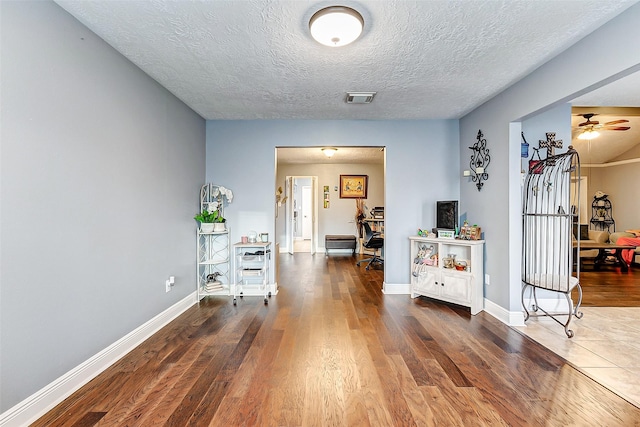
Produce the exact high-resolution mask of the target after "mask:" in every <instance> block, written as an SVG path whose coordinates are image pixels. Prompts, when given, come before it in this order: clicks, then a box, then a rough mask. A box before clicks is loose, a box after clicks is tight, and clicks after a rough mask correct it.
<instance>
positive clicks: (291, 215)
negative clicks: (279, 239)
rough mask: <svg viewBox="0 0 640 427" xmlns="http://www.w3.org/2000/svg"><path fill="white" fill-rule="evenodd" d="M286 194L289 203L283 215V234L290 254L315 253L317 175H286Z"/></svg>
mask: <svg viewBox="0 0 640 427" xmlns="http://www.w3.org/2000/svg"><path fill="white" fill-rule="evenodd" d="M285 182H286V184H285V186H286V194H287V198H288V200H290V201H291V203H288V205H287V211H286V215H285V234H286V241H287V248H288V252H289V253H290V254H294V253H300V252H302V253H309V254H311V255H313V254H315V253H316V250H317V241H318V225H317V218H318V215H317V198H316V196H315V195H316V194H317V188H318V177H317V176H287V177H286V181H285Z"/></svg>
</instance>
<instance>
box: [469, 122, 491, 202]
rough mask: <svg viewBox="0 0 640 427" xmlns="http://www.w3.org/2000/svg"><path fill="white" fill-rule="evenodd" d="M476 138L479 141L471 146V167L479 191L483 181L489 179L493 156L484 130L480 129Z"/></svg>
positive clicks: (472, 176) (472, 178) (473, 179)
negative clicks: (483, 132)
mask: <svg viewBox="0 0 640 427" xmlns="http://www.w3.org/2000/svg"><path fill="white" fill-rule="evenodd" d="M476 139H477V141H476V142H475V144H473V146H472V147H469V148H470V149H471V150H472V154H471V160H470V161H469V166H470V168H471V180H472V181H473V182H475V183H476V187H478V191H480V190H482V186H483V185H484V183H483V182H482V181H486V180H487V179H489V174H488V173H487V166H489V162H490V161H491V156H489V149H488V148H487V140H486V139H484V135H483V134H482V130H480V129H478V136H477V137H476Z"/></svg>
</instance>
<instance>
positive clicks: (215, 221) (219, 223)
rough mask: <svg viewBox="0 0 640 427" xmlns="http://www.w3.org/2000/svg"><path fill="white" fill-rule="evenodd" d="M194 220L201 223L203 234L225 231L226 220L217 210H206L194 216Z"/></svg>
mask: <svg viewBox="0 0 640 427" xmlns="http://www.w3.org/2000/svg"><path fill="white" fill-rule="evenodd" d="M193 219H195V220H196V221H199V222H200V231H202V232H203V233H211V232H214V231H224V230H225V225H224V223H225V222H226V220H225V219H224V218H223V217H222V215H220V213H219V212H218V211H217V210H210V209H204V210H203V211H202V212H200V213H199V214H197V215H196V216H194V217H193Z"/></svg>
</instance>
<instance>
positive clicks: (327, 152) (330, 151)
mask: <svg viewBox="0 0 640 427" xmlns="http://www.w3.org/2000/svg"><path fill="white" fill-rule="evenodd" d="M336 151H338V149H337V148H332V147H325V148H323V149H322V152H323V153H324V155H325V156H327V157H329V158H331V157H333V155H334V154H336Z"/></svg>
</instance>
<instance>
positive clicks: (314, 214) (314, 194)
mask: <svg viewBox="0 0 640 427" xmlns="http://www.w3.org/2000/svg"><path fill="white" fill-rule="evenodd" d="M311 224H312V225H311V227H312V232H311V255H313V254H315V253H316V249H317V247H318V177H317V176H312V177H311Z"/></svg>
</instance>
